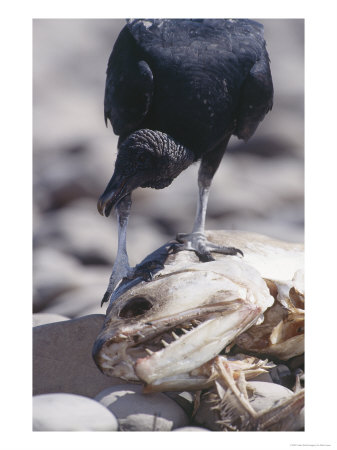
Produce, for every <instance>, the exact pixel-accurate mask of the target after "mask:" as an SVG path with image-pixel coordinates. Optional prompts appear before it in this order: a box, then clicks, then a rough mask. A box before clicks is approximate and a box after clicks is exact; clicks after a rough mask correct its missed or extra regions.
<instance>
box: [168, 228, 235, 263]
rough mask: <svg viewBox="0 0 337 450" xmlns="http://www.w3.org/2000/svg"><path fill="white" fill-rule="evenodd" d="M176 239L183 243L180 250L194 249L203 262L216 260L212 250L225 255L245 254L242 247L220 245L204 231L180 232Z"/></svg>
mask: <svg viewBox="0 0 337 450" xmlns="http://www.w3.org/2000/svg"><path fill="white" fill-rule="evenodd" d="M176 239H177V241H178V242H179V243H180V244H182V245H181V246H179V247H178V249H177V250H178V251H182V250H191V251H194V252H195V253H196V254H197V256H198V257H199V259H200V261H202V262H207V261H214V258H213V256H212V252H214V253H222V254H223V255H237V254H240V255H242V256H243V253H242V251H241V250H240V249H238V248H235V247H222V246H220V245H216V244H213V243H212V242H210V241H208V240H207V239H206V236H205V235H204V233H201V232H193V233H190V234H185V233H178V234H177V237H176Z"/></svg>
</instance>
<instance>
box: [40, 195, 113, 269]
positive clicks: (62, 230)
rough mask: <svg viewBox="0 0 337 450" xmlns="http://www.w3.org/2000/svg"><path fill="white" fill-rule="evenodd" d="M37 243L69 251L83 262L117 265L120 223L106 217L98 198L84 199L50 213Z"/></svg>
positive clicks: (45, 215)
mask: <svg viewBox="0 0 337 450" xmlns="http://www.w3.org/2000/svg"><path fill="white" fill-rule="evenodd" d="M35 245H38V246H49V247H53V248H55V249H57V250H60V251H61V252H63V253H67V254H70V255H72V256H73V257H75V258H76V260H78V261H79V262H81V263H83V264H86V265H88V264H91V265H93V264H108V265H112V264H113V259H114V256H115V255H116V252H117V224H116V221H115V220H113V218H109V219H108V220H107V219H106V220H104V218H103V217H101V216H100V215H99V214H98V212H97V206H96V201H94V200H90V199H85V198H84V199H80V200H77V201H75V202H72V203H71V204H70V205H69V206H66V207H64V208H61V209H57V210H53V211H49V212H46V213H45V214H44V215H43V217H42V219H41V224H40V226H39V228H38V230H37V232H36V235H35Z"/></svg>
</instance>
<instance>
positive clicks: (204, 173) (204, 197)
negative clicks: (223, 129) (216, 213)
mask: <svg viewBox="0 0 337 450" xmlns="http://www.w3.org/2000/svg"><path fill="white" fill-rule="evenodd" d="M228 140H229V138H228V139H227V140H226V141H225V142H224V143H222V144H221V145H220V146H219V147H217V148H216V149H215V150H213V151H212V152H210V153H206V155H204V156H203V158H202V160H201V164H200V168H199V174H198V186H199V197H198V207H197V213H196V217H195V221H194V226H193V230H192V233H190V234H184V233H179V234H178V235H177V237H176V239H177V241H178V242H179V243H180V244H181V245H180V247H179V249H178V250H179V251H182V250H191V251H195V253H196V254H197V255H198V257H199V259H200V261H203V262H207V261H214V258H213V256H212V254H211V252H215V253H222V254H224V255H237V254H241V255H242V256H243V253H242V251H241V250H239V249H237V248H234V247H221V246H218V245H215V244H213V243H212V242H210V241H208V240H207V239H206V236H205V219H206V210H207V203H208V196H209V189H210V186H211V183H212V179H213V176H214V174H215V172H216V170H217V168H218V167H219V164H220V162H221V159H222V157H223V154H224V152H225V150H226V146H227V143H228Z"/></svg>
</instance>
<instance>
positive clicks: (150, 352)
mask: <svg viewBox="0 0 337 450" xmlns="http://www.w3.org/2000/svg"><path fill="white" fill-rule="evenodd" d="M145 351H146V353H148V354H149V355H153V353H154V352H153V351H152V350H150V349H149V348H145Z"/></svg>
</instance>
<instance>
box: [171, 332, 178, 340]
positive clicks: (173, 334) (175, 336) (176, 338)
mask: <svg viewBox="0 0 337 450" xmlns="http://www.w3.org/2000/svg"><path fill="white" fill-rule="evenodd" d="M172 336H173V337H174V339H175V340H176V341H177V340H178V339H179V336H178V335H177V334H176V333H175V332H174V331H172Z"/></svg>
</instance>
